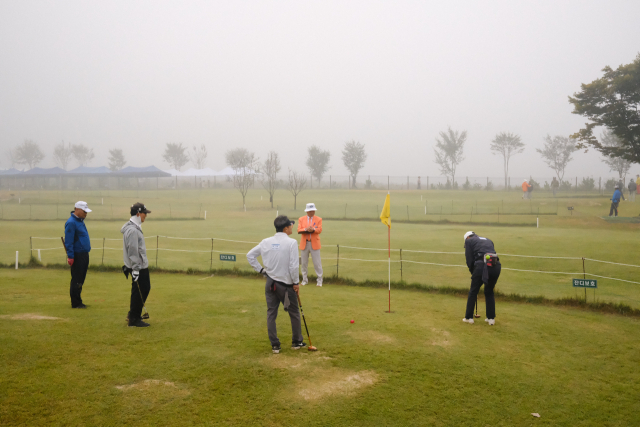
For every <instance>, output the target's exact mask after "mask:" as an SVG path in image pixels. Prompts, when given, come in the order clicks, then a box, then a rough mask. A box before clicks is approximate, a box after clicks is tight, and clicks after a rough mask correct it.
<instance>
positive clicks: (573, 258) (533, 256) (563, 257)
mask: <svg viewBox="0 0 640 427" xmlns="http://www.w3.org/2000/svg"><path fill="white" fill-rule="evenodd" d="M498 256H499V257H501V256H515V257H520V258H541V259H571V260H581V259H582V258H576V257H565V256H537V255H513V254H503V253H499V254H498Z"/></svg>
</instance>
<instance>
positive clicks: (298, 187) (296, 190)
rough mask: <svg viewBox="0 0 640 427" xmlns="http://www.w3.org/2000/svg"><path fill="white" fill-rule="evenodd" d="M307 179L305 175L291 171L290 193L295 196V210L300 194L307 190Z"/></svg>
mask: <svg viewBox="0 0 640 427" xmlns="http://www.w3.org/2000/svg"><path fill="white" fill-rule="evenodd" d="M306 185H307V177H306V176H305V175H304V174H303V173H298V172H295V171H291V170H289V191H290V192H291V194H293V210H294V211H295V210H296V208H297V207H298V194H300V193H301V192H302V190H304V189H305V186H306Z"/></svg>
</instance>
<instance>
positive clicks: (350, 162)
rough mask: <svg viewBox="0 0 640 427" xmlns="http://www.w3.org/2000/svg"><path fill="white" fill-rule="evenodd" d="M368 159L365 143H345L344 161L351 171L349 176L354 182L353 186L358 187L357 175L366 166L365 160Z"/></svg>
mask: <svg viewBox="0 0 640 427" xmlns="http://www.w3.org/2000/svg"><path fill="white" fill-rule="evenodd" d="M366 160H367V153H366V152H365V151H364V144H361V143H360V142H356V141H353V140H351V141H349V142H345V143H344V149H343V150H342V162H343V163H344V166H345V167H346V168H347V170H348V171H349V174H350V175H349V176H350V179H351V182H352V187H353V188H355V187H356V177H357V176H358V172H360V169H362V167H363V166H364V162H365V161H366Z"/></svg>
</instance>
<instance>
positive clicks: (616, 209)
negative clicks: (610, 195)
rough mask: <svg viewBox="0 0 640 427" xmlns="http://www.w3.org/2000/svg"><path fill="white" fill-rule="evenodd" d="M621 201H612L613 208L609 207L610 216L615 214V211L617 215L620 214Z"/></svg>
mask: <svg viewBox="0 0 640 427" xmlns="http://www.w3.org/2000/svg"><path fill="white" fill-rule="evenodd" d="M619 203H620V202H618V203H616V202H611V209H609V216H611V215H613V212H614V211H615V213H616V216H618V204H619Z"/></svg>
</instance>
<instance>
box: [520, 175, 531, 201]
mask: <svg viewBox="0 0 640 427" xmlns="http://www.w3.org/2000/svg"><path fill="white" fill-rule="evenodd" d="M530 188H531V185H529V183H528V182H527V180H526V179H525V180H524V181H522V198H523V199H530V198H531V193H530V190H529V189H530Z"/></svg>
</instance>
